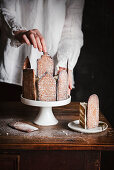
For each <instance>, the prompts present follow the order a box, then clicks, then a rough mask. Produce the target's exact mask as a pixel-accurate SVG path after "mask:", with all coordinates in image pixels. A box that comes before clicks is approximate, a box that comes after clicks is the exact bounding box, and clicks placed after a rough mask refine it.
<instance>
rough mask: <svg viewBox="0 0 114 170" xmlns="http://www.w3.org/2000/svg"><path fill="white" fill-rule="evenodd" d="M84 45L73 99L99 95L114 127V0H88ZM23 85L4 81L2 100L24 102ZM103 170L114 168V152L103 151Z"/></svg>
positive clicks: (84, 23)
mask: <svg viewBox="0 0 114 170" xmlns="http://www.w3.org/2000/svg"><path fill="white" fill-rule="evenodd" d="M82 29H83V33H84V46H83V47H82V50H81V54H80V57H79V60H78V62H77V65H76V67H75V69H74V75H75V89H73V90H72V94H71V95H72V101H79V102H80V101H85V102H87V100H88V97H89V96H90V95H91V94H94V93H95V94H97V95H98V97H99V101H100V110H101V111H102V113H103V114H104V115H105V116H106V117H107V119H108V120H109V122H110V123H111V124H112V126H113V127H114V83H113V82H114V80H113V78H114V74H113V65H114V64H113V44H114V42H113V41H114V34H113V31H114V1H113V0H85V7H84V15H83V25H82ZM20 94H21V87H19V86H16V85H10V86H9V84H6V83H0V101H20ZM102 159H103V161H102V160H101V166H102V169H103V170H105V169H106V170H107V169H112V167H111V166H112V165H113V161H114V153H113V152H102Z"/></svg>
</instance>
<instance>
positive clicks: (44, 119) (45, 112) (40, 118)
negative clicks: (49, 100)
mask: <svg viewBox="0 0 114 170" xmlns="http://www.w3.org/2000/svg"><path fill="white" fill-rule="evenodd" d="M34 123H35V124H37V125H42V126H50V125H56V124H57V123H58V120H57V119H56V118H55V116H54V114H53V112H52V107H40V112H39V114H38V115H37V117H36V119H35V121H34Z"/></svg>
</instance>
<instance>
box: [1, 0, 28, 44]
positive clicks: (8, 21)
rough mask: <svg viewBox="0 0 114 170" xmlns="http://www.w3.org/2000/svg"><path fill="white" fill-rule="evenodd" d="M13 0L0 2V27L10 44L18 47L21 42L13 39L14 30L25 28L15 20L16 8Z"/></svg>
mask: <svg viewBox="0 0 114 170" xmlns="http://www.w3.org/2000/svg"><path fill="white" fill-rule="evenodd" d="M15 3H16V1H14V0H10V1H8V0H2V1H1V3H0V28H1V29H3V30H4V31H5V34H6V35H7V37H8V38H10V40H11V43H10V44H11V46H15V47H18V46H20V45H21V43H20V42H19V41H18V40H16V39H15V37H14V33H13V32H14V31H18V30H26V28H24V27H22V26H21V25H20V24H19V23H18V22H17V21H16V17H15V16H16V10H15Z"/></svg>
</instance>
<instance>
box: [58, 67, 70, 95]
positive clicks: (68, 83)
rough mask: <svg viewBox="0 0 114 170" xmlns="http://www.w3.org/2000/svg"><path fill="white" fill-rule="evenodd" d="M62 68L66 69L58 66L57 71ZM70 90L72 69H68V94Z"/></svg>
mask: <svg viewBox="0 0 114 170" xmlns="http://www.w3.org/2000/svg"><path fill="white" fill-rule="evenodd" d="M62 70H67V69H66V68H63V67H59V71H58V72H60V71H62ZM71 90H72V70H69V69H68V95H69V96H70V93H71Z"/></svg>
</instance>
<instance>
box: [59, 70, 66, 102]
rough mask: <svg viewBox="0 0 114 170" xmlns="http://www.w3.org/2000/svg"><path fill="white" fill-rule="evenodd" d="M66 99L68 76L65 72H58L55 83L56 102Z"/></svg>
mask: <svg viewBox="0 0 114 170" xmlns="http://www.w3.org/2000/svg"><path fill="white" fill-rule="evenodd" d="M67 97H68V74H67V71H66V70H62V71H60V72H59V76H58V82H57V100H65V99H67Z"/></svg>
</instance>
